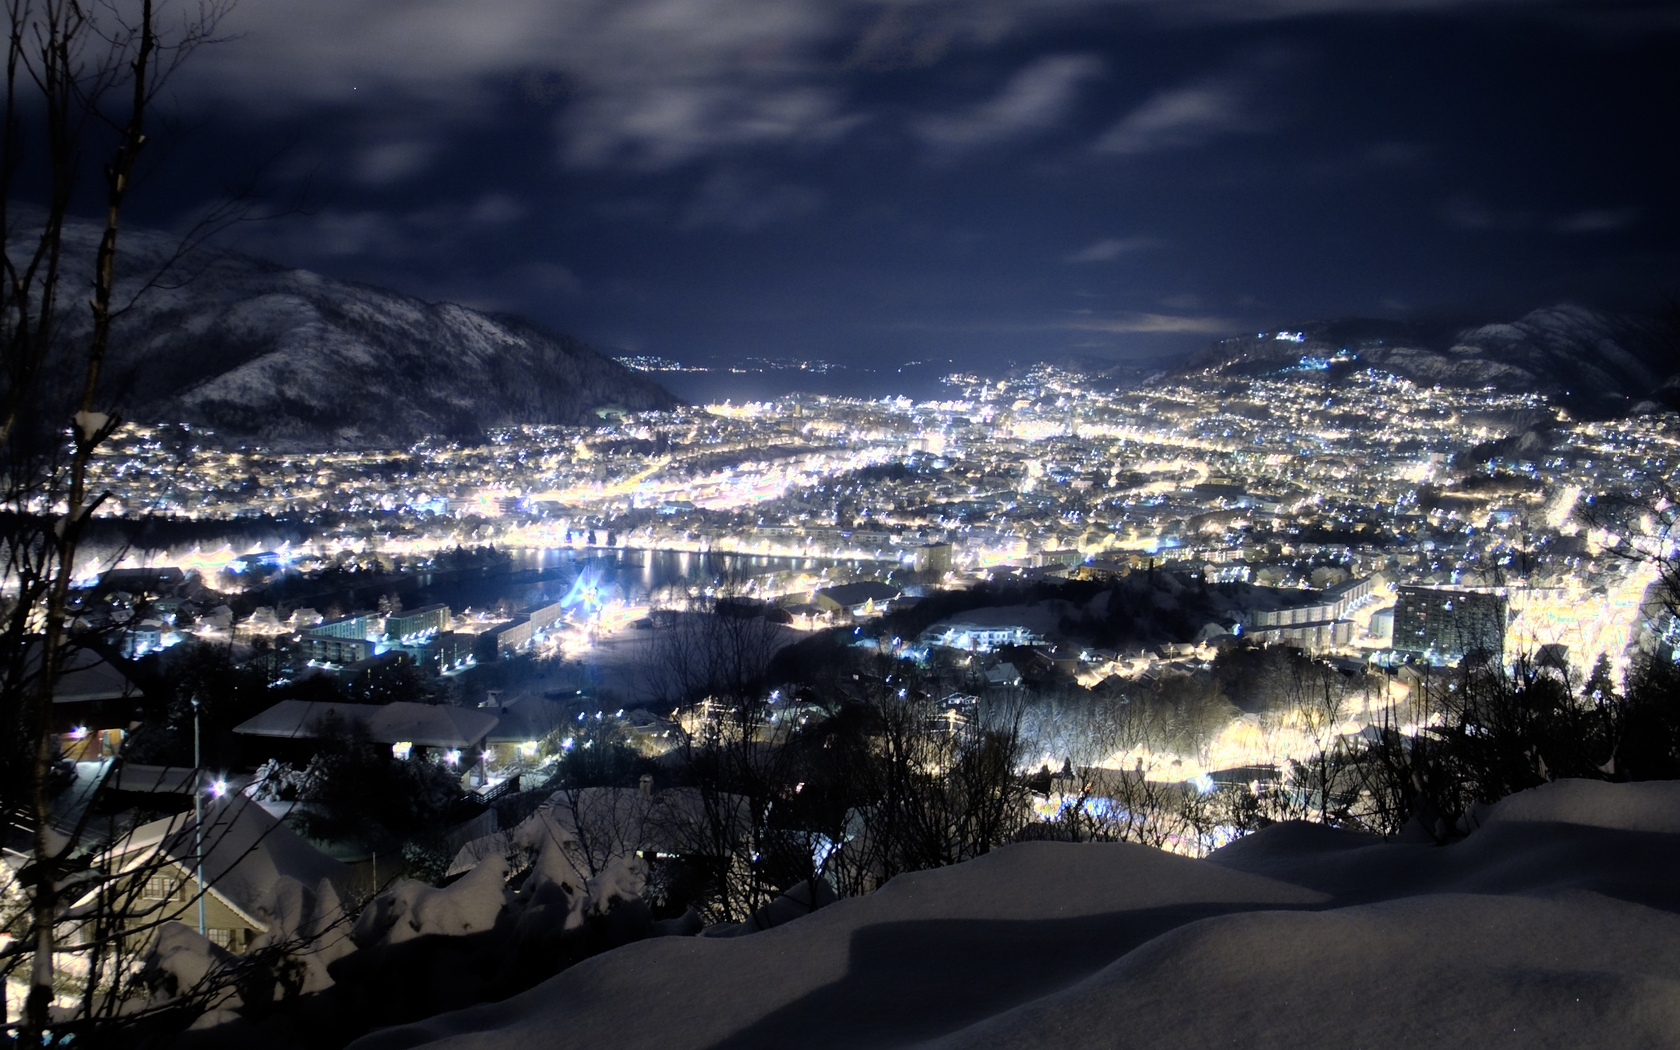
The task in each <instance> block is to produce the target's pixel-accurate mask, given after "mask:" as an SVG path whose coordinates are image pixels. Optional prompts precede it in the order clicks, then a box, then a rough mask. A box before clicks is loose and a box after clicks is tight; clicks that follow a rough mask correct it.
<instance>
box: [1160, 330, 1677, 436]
mask: <svg viewBox="0 0 1680 1050" xmlns="http://www.w3.org/2000/svg"><path fill="white" fill-rule="evenodd" d="M1675 337H1676V334H1675V333H1672V332H1667V331H1665V330H1663V328H1662V327H1661V326H1660V325H1659V324H1657V323H1655V322H1648V321H1643V320H1639V319H1635V318H1630V317H1622V316H1617V315H1612V314H1606V313H1601V312H1599V311H1597V310H1590V309H1587V308H1585V307H1581V306H1572V305H1560V306H1551V307H1546V308H1544V309H1540V310H1535V311H1532V312H1531V313H1529V314H1527V315H1526V316H1524V317H1522V318H1521V319H1520V320H1517V321H1512V322H1509V323H1502V324H1487V325H1481V326H1479V327H1475V328H1468V329H1463V330H1454V329H1452V328H1448V327H1442V326H1431V325H1427V324H1412V323H1407V322H1398V321H1377V320H1342V321H1320V322H1315V323H1312V324H1307V325H1303V326H1301V328H1300V329H1299V330H1293V331H1292V330H1285V331H1282V332H1264V333H1260V334H1258V335H1252V336H1243V337H1239V338H1233V339H1224V340H1221V341H1220V342H1218V343H1215V344H1214V345H1213V346H1211V347H1209V348H1208V349H1207V350H1205V351H1203V352H1202V353H1200V354H1198V355H1196V356H1195V357H1194V358H1192V359H1191V361H1190V362H1189V363H1188V366H1187V367H1188V368H1189V369H1190V370H1192V371H1196V370H1201V369H1205V368H1212V369H1219V370H1223V371H1227V372H1232V373H1240V374H1246V375H1253V374H1264V373H1266V372H1270V371H1276V370H1278V369H1282V368H1290V367H1299V365H1300V364H1301V363H1302V362H1303V361H1309V362H1310V361H1316V362H1318V363H1320V364H1321V365H1328V366H1330V367H1331V369H1332V370H1333V369H1335V368H1340V367H1348V368H1379V369H1382V370H1383V371H1387V372H1392V373H1394V374H1395V375H1398V376H1402V377H1404V378H1406V379H1410V380H1412V381H1413V382H1416V383H1420V384H1424V385H1436V384H1440V385H1444V386H1463V387H1472V388H1480V387H1484V386H1492V387H1496V388H1497V389H1499V390H1502V391H1506V392H1509V393H1530V392H1533V393H1542V394H1546V395H1548V396H1550V397H1553V398H1555V399H1557V400H1558V401H1560V402H1561V403H1563V404H1566V405H1568V406H1569V407H1570V409H1571V410H1572V411H1574V412H1576V413H1579V414H1582V415H1587V416H1594V417H1597V416H1608V415H1619V414H1622V413H1625V412H1628V411H1630V410H1637V409H1638V408H1640V407H1641V403H1642V402H1647V401H1650V400H1652V399H1654V400H1656V401H1662V402H1667V403H1670V404H1673V403H1675V402H1676V398H1677V395H1680V359H1677V358H1676V346H1675V343H1674V340H1675ZM1348 354H1356V355H1357V357H1355V358H1351V359H1348V358H1347V355H1348ZM1665 384H1666V386H1665Z"/></svg>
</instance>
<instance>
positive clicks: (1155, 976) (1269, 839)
mask: <svg viewBox="0 0 1680 1050" xmlns="http://www.w3.org/2000/svg"><path fill="white" fill-rule="evenodd" d="M1675 787H1676V786H1675V785H1671V784H1645V785H1571V784H1557V785H1550V786H1548V787H1546V788H1542V789H1539V790H1538V791H1535V792H1531V793H1529V796H1530V797H1526V798H1525V797H1520V796H1519V798H1518V799H1514V800H1511V801H1510V802H1509V803H1508V804H1505V805H1502V806H1501V807H1500V808H1499V809H1498V810H1496V812H1495V814H1494V815H1493V817H1492V818H1490V819H1489V820H1488V822H1487V825H1486V826H1485V827H1483V828H1482V829H1481V830H1479V831H1477V832H1476V833H1475V834H1473V835H1471V836H1470V837H1469V838H1468V839H1466V840H1465V841H1463V842H1461V843H1458V844H1456V845H1453V846H1448V847H1426V846H1418V845H1407V844H1391V843H1382V842H1380V841H1378V840H1375V839H1368V838H1362V837H1359V836H1353V835H1347V834H1344V833H1339V832H1333V831H1329V830H1326V829H1323V828H1316V827H1307V826H1302V825H1281V826H1278V827H1275V828H1271V829H1268V830H1267V831H1265V832H1262V833H1260V834H1258V835H1255V836H1251V837H1250V838H1249V839H1246V840H1243V841H1241V842H1239V843H1237V844H1236V845H1235V846H1232V847H1228V848H1227V849H1226V850H1223V851H1220V853H1219V854H1216V855H1215V857H1214V858H1213V859H1211V860H1209V861H1193V860H1187V859H1185V858H1181V857H1176V856H1171V855H1168V854H1164V853H1159V852H1156V851H1153V850H1149V849H1145V848H1143V847H1140V846H1131V845H1122V844H1067V843H1052V842H1035V843H1023V844H1020V845H1016V846H1010V847H1006V848H1004V849H1001V850H998V851H996V852H994V853H992V854H990V855H988V856H986V857H983V858H981V859H979V860H977V861H973V862H971V863H968V864H963V865H958V866H956V867H952V868H944V869H940V870H936V871H928V872H919V873H916V874H913V875H908V876H903V877H900V878H898V879H895V880H893V881H892V882H891V883H889V884H888V885H887V886H886V887H885V888H883V889H882V890H881V891H880V892H878V893H876V894H874V895H872V896H869V897H863V898H857V899H853V900H846V901H841V902H839V903H838V904H835V905H832V906H830V907H827V908H823V909H821V910H819V911H817V912H815V913H813V914H811V915H808V916H806V917H804V918H800V919H796V920H794V921H792V922H790V923H787V924H785V925H781V926H776V927H774V928H772V929H768V930H764V931H762V932H759V933H755V934H753V935H752V936H750V937H740V938H716V939H712V938H693V939H687V938H685V939H658V940H650V941H643V942H640V943H637V944H632V945H629V946H627V947H624V948H621V949H618V950H616V951H612V952H609V953H607V954H605V955H602V956H598V957H596V958H594V959H590V960H588V961H586V962H583V963H581V964H579V965H577V966H574V967H572V968H571V969H569V970H567V971H565V972H563V973H561V974H560V975H559V976H557V977H555V978H553V979H551V980H549V981H546V982H544V983H543V984H541V985H538V986H537V987H536V988H533V989H532V990H531V991H529V992H526V993H524V994H522V995H518V996H515V997H514V998H512V999H509V1000H507V1001H505V1002H502V1003H496V1004H489V1005H485V1006H480V1007H475V1008H472V1009H469V1010H463V1011H460V1012H458V1013H455V1014H450V1015H445V1016H440V1017H435V1018H432V1019H430V1020H427V1021H424V1022H421V1023H418V1024H414V1025H410V1026H407V1027H402V1028H392V1029H387V1030H384V1031H381V1032H375V1033H373V1034H372V1035H370V1036H368V1037H367V1038H365V1039H364V1040H362V1041H361V1042H359V1043H357V1044H355V1045H356V1046H357V1047H359V1048H361V1050H395V1048H399V1047H414V1046H435V1047H449V1048H462V1050H464V1048H467V1047H472V1048H475V1050H502V1048H507V1050H512V1048H515V1047H517V1048H520V1050H526V1048H547V1047H552V1048H562V1047H565V1048H569V1047H594V1046H612V1047H614V1048H615V1050H634V1048H648V1050H654V1048H658V1050H681V1048H694V1050H701V1048H713V1050H725V1048H728V1050H745V1048H756V1047H765V1048H779V1047H791V1046H798V1047H801V1048H802V1050H803V1048H843V1047H844V1048H854V1047H855V1048H860V1050H862V1048H876V1047H884V1046H922V1047H940V1048H959V1047H962V1048H966V1047H996V1048H1005V1047H1008V1048H1028V1050H1031V1048H1040V1047H1042V1048H1044V1050H1052V1048H1054V1050H1070V1048H1080V1047H1093V1048H1095V1047H1195V1046H1243V1047H1278V1048H1285V1047H1288V1048H1299V1047H1352V1046H1359V1047H1367V1048H1380V1047H1395V1048H1399V1047H1418V1046H1424V1047H1449V1046H1450V1047H1511V1048H1517V1047H1523V1048H1527V1047H1551V1046H1556V1047H1566V1046H1567V1047H1581V1046H1670V1045H1675V1036H1674V1033H1675V1032H1680V916H1677V914H1676V913H1677V912H1680V883H1677V880H1675V879H1674V878H1673V876H1672V872H1674V871H1676V870H1680V831H1677V830H1676V829H1674V828H1673V827H1672V825H1671V824H1665V823H1664V820H1667V819H1669V818H1667V817H1665V816H1664V815H1663V814H1664V813H1666V812H1668V807H1670V806H1672V804H1673V802H1674V800H1675Z"/></svg>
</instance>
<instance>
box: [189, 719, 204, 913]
mask: <svg viewBox="0 0 1680 1050" xmlns="http://www.w3.org/2000/svg"><path fill="white" fill-rule="evenodd" d="M192 707H193V856H194V858H195V859H196V860H197V861H198V935H199V936H200V937H203V936H204V935H205V934H204V756H203V753H202V751H201V749H200V734H199V731H198V696H197V695H196V694H195V695H194V696H193V698H192Z"/></svg>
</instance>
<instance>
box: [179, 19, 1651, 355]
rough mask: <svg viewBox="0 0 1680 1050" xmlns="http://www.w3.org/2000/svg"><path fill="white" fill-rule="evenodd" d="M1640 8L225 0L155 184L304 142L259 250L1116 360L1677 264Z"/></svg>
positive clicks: (566, 299) (848, 334) (619, 333)
mask: <svg viewBox="0 0 1680 1050" xmlns="http://www.w3.org/2000/svg"><path fill="white" fill-rule="evenodd" d="M1636 21H1638V24H1639V26H1640V31H1639V32H1633V31H1631V30H1627V29H1626V27H1627V26H1629V25H1632V24H1633V23H1632V22H1630V21H1629V20H1628V19H1627V18H1608V17H1607V13H1606V12H1605V11H1604V10H1603V5H1597V4H1590V3H1571V2H1568V0H1562V2H1558V0H1008V2H1000V0H474V2H472V3H463V2H460V0H357V2H356V3H345V2H343V0H285V2H283V3H278V2H271V3H257V2H247V3H244V4H242V5H240V6H238V7H236V8H235V9H234V15H233V17H232V19H231V20H230V22H229V23H228V24H227V25H225V26H224V27H223V29H224V30H225V31H226V32H227V33H228V35H229V36H231V37H233V39H232V40H231V42H229V43H226V44H222V45H218V46H216V47H213V48H210V49H208V50H206V51H205V52H203V53H202V55H200V56H198V57H197V58H195V60H194V62H193V64H192V65H191V66H190V67H189V70H188V71H189V76H188V78H187V79H185V80H183V81H182V82H181V83H180V84H179V88H180V97H181V98H182V100H183V102H184V104H185V105H186V106H187V107H188V109H189V110H192V111H193V112H192V113H191V116H192V117H193V118H194V119H195V120H197V121H198V126H203V127H207V128H210V129H211V131H210V132H208V133H207V136H208V137H209V138H210V139H212V140H213V144H212V145H209V146H206V147H204V151H203V152H202V153H198V154H189V155H187V159H188V160H190V161H192V162H193V163H195V164H196V165H197V168H195V169H193V170H192V172H191V173H190V175H189V176H188V177H185V178H173V179H170V180H167V182H166V183H165V184H164V185H163V187H162V189H161V190H160V191H159V194H158V196H159V198H161V199H162V200H164V201H166V203H165V204H160V205H159V206H158V207H159V211H160V212H162V213H164V214H165V215H166V216H171V215H191V214H197V213H199V211H200V210H201V209H202V207H203V202H204V200H205V198H207V197H208V196H210V195H211V194H212V193H213V192H214V191H216V190H219V189H220V188H221V184H222V183H225V182H228V181H234V179H233V178H232V175H233V174H234V173H235V169H236V168H237V166H238V165H237V163H236V162H237V161H240V160H242V159H244V160H250V159H252V158H257V157H260V156H266V155H268V153H269V152H271V150H272V148H273V143H275V142H276V141H279V140H282V139H285V138H286V137H287V136H294V137H295V138H296V140H297V145H296V146H295V148H294V149H293V150H292V151H291V152H290V153H288V154H286V155H284V157H283V158H282V160H281V161H280V162H279V163H277V164H276V165H275V166H274V169H273V170H274V172H276V173H278V175H279V176H280V177H281V178H282V179H285V178H296V179H299V180H301V178H302V175H303V174H305V173H307V174H308V175H309V176H310V178H311V179H312V180H313V182H312V184H311V185H312V189H313V191H314V197H313V198H312V199H313V200H314V201H315V206H314V207H313V208H312V209H311V210H310V211H308V212H306V213H304V214H296V215H290V216H288V217H286V218H284V219H282V220H280V221H277V222H274V223H271V224H269V225H267V226H264V227H261V228H258V229H252V230H247V231H245V232H244V234H243V237H244V240H243V241H242V246H243V247H245V248H247V249H248V250H251V251H254V252H257V253H260V254H265V255H270V256H273V257H275V258H277V259H279V260H280V261H282V262H284V263H287V264H290V265H302V266H312V267H316V268H320V269H323V270H326V271H328V272H330V273H334V274H335V275H339V276H347V277H353V278H355V279H358V280H369V281H377V282H380V283H384V284H388V285H392V286H394V287H398V288H402V289H404V290H408V291H413V292H416V293H417V294H425V295H428V296H433V297H437V298H452V299H456V300H458V301H471V302H474V303H487V304H494V305H495V306H496V308H498V309H509V310H516V311H520V312H526V313H530V314H533V315H535V316H536V317H537V318H538V319H539V320H543V321H545V322H547V323H550V324H552V325H554V326H556V327H560V328H564V329H569V330H573V331H576V332H577V333H578V334H580V335H583V336H585V337H590V338H597V339H600V340H602V341H604V342H609V343H614V344H617V345H635V346H639V347H643V348H645V349H649V350H651V351H655V352H661V353H665V354H667V355H668V356H673V357H677V358H683V357H687V356H705V355H707V354H711V353H717V354H727V353H764V352H769V351H775V352H777V353H781V352H785V351H788V350H792V349H795V348H797V349H798V350H799V351H800V352H803V353H812V354H815V355H818V356H824V355H826V356H834V357H840V356H847V357H849V358H858V359H863V358H868V357H871V356H873V357H876V358H880V359H883V360H886V359H891V358H892V357H894V356H895V355H897V356H910V357H917V356H921V355H922V353H923V352H924V351H925V352H926V353H928V354H933V353H945V354H968V355H977V356H984V355H987V354H992V355H1002V356H1005V357H1025V356H1030V355H1032V354H1038V353H1054V352H1057V351H1059V350H1064V349H1066V348H1068V347H1071V346H1091V345H1098V346H1101V347H1104V348H1105V352H1112V353H1116V354H1124V353H1145V352H1155V351H1159V350H1183V349H1186V348H1190V347H1194V346H1197V345H1200V344H1203V343H1205V342H1206V340H1207V339H1208V338H1209V337H1210V336H1214V335H1218V334H1221V333H1222V332H1223V331H1226V330H1246V329H1248V328H1254V329H1255V330H1259V329H1261V328H1269V327H1273V326H1274V325H1276V324H1282V323H1289V322H1292V321H1301V320H1305V319H1308V318H1310V317H1312V316H1317V315H1332V314H1346V313H1353V312H1360V311H1386V312H1390V313H1393V312H1401V311H1404V312H1408V313H1411V314H1418V315H1421V314H1423V313H1427V312H1428V311H1429V310H1431V309H1445V310H1451V311H1454V312H1457V313H1462V312H1476V311H1481V310H1488V311H1493V312H1495V313H1497V312H1499V311H1506V310H1523V309H1527V308H1531V307H1533V306H1536V305H1541V304H1542V302H1543V301H1544V300H1545V298H1546V297H1548V296H1561V295H1568V296H1570V297H1573V298H1576V299H1581V300H1586V301H1594V300H1595V298H1602V299H1604V300H1605V301H1607V302H1608V301H1612V300H1616V299H1617V297H1618V296H1620V297H1621V298H1622V300H1626V299H1627V298H1628V296H1629V295H1630V294H1631V293H1629V292H1628V291H1627V289H1632V288H1652V287H1660V286H1662V285H1663V284H1664V283H1665V282H1667V283H1677V284H1680V247H1677V244H1680V214H1677V212H1680V204H1677V203H1676V200H1675V194H1674V193H1673V191H1672V185H1673V184H1674V182H1675V180H1676V178H1680V159H1677V152H1680V145H1677V143H1680V91H1676V90H1675V88H1676V82H1675V79H1674V74H1673V63H1672V51H1673V44H1674V43H1675V36H1674V34H1675V33H1676V32H1680V25H1668V24H1667V23H1665V22H1664V21H1663V20H1662V19H1660V18H1659V19H1649V18H1646V19H1638V20H1636ZM1584 26H1585V27H1596V28H1591V29H1590V30H1589V29H1583V28H1582V27H1584ZM1617 27H1621V28H1617ZM1665 34H1666V35H1665ZM187 123H188V124H189V125H190V124H191V123H192V122H191V121H189V122H187ZM1079 305H1084V306H1091V305H1100V306H1101V310H1099V311H1097V312H1093V313H1087V314H1073V313H1070V312H1069V307H1071V306H1079Z"/></svg>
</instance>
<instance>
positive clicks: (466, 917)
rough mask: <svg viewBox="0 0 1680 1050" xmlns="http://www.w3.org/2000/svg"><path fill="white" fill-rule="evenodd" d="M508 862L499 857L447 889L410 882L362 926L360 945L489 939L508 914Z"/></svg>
mask: <svg viewBox="0 0 1680 1050" xmlns="http://www.w3.org/2000/svg"><path fill="white" fill-rule="evenodd" d="M507 873H508V869H507V860H506V858H504V857H501V856H497V855H495V854H492V855H490V856H489V857H486V858H485V859H484V860H483V861H482V862H481V863H480V864H479V865H478V866H477V867H475V868H474V869H473V870H471V871H469V872H467V874H465V875H463V876H462V877H461V878H460V879H459V880H457V881H456V882H454V883H453V884H451V885H449V886H445V887H444V888H443V889H437V888H435V887H432V886H428V885H427V884H425V883H423V882H417V881H414V880H412V879H409V880H405V881H403V882H401V883H399V884H397V886H396V887H394V888H393V889H392V890H390V891H389V892H387V893H384V894H381V895H380V896H379V897H377V898H375V900H374V902H373V904H372V905H371V906H370V907H368V908H367V909H366V910H365V911H363V912H362V915H361V918H359V919H357V920H356V928H355V931H354V933H353V936H354V938H355V940H356V943H357V944H359V945H361V946H363V947H369V946H371V945H375V944H401V943H402V942H404V941H408V940H413V939H414V938H416V937H425V936H428V935H433V934H439V935H443V936H449V937H460V936H465V935H467V934H473V933H484V932H486V931H487V930H490V929H492V928H493V927H494V926H495V925H496V920H497V918H499V917H500V916H501V914H502V913H503V912H504V911H506V910H507V907H508V903H509V899H510V898H509V894H508V890H507Z"/></svg>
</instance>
